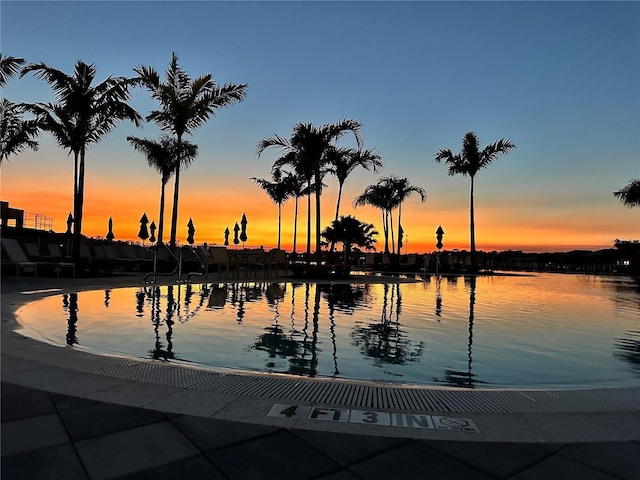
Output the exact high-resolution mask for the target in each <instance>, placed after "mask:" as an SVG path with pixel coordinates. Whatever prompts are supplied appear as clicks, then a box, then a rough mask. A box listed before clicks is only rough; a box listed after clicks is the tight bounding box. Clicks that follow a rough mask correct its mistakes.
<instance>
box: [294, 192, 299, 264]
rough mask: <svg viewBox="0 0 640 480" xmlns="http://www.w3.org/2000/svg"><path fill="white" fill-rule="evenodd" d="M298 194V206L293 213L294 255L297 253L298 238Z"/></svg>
mask: <svg viewBox="0 0 640 480" xmlns="http://www.w3.org/2000/svg"><path fill="white" fill-rule="evenodd" d="M298 198H299V197H298V196H296V208H295V212H294V214H293V255H294V257H295V255H296V239H297V238H298Z"/></svg>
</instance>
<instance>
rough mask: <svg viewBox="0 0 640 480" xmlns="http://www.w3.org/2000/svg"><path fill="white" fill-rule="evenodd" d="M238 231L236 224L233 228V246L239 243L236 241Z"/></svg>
mask: <svg viewBox="0 0 640 480" xmlns="http://www.w3.org/2000/svg"><path fill="white" fill-rule="evenodd" d="M239 231H240V227H239V226H238V222H236V225H235V227H233V244H234V245H237V244H239V243H240V240H239V239H238V232H239Z"/></svg>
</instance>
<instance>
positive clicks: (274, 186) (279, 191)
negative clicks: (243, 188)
mask: <svg viewBox="0 0 640 480" xmlns="http://www.w3.org/2000/svg"><path fill="white" fill-rule="evenodd" d="M251 180H253V181H254V182H255V183H256V185H258V186H259V187H260V188H262V189H263V190H264V191H265V192H267V195H269V198H271V200H273V202H274V203H276V204H277V205H278V250H280V233H281V231H282V204H283V203H284V202H286V201H287V199H288V198H289V196H290V195H291V193H290V189H289V186H288V185H287V184H286V182H283V181H282V180H283V179H282V172H281V171H280V170H274V171H273V181H269V180H266V179H264V178H255V177H252V178H251Z"/></svg>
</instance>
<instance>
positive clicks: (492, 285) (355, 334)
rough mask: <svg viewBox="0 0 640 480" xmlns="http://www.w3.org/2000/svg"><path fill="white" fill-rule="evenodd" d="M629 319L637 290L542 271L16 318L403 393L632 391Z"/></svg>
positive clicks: (129, 344)
mask: <svg viewBox="0 0 640 480" xmlns="http://www.w3.org/2000/svg"><path fill="white" fill-rule="evenodd" d="M474 283H475V288H474ZM74 305H77V311H75V312H74ZM639 313H640V291H639V288H638V285H637V284H635V283H633V282H632V281H631V280H630V279H628V278H623V277H621V278H614V277H611V278H607V277H593V276H577V275H549V274H542V275H539V276H517V277H516V276H505V277H503V276H493V277H478V278H477V279H473V278H463V277H457V278H449V277H443V278H441V279H440V280H438V279H437V278H436V277H434V276H432V277H430V278H428V279H427V280H426V281H424V282H422V283H403V284H357V283H354V284H352V285H344V284H334V285H330V284H321V285H319V286H316V285H315V284H306V283H298V284H292V283H280V284H267V283H249V284H226V285H225V284H213V285H209V288H207V289H203V288H202V286H201V285H194V286H186V285H180V286H176V285H174V286H168V287H167V286H162V287H148V288H147V289H146V290H143V289H141V288H124V289H112V290H109V291H105V290H99V291H92V292H79V293H78V294H77V300H76V298H75V297H74V294H68V295H66V296H54V297H49V298H46V299H43V300H41V301H38V302H35V303H33V304H31V305H28V306H26V307H24V308H22V309H21V310H20V311H19V314H18V315H19V320H20V322H21V323H23V324H24V325H25V327H24V329H23V333H25V334H28V335H33V336H36V337H40V338H45V339H48V340H49V341H51V342H53V343H56V344H60V345H65V344H69V345H74V348H78V347H79V348H84V349H88V350H91V351H96V352H108V353H118V354H126V355H131V356H136V357H144V358H159V359H165V360H166V359H169V360H173V359H175V360H182V361H187V362H195V363H199V364H203V365H206V366H211V367H230V368H241V369H248V370H262V371H265V370H266V371H272V372H281V373H295V374H302V375H320V376H334V375H335V376H339V377H341V378H359V379H369V380H386V381H399V382H407V383H434V382H436V383H439V384H445V385H459V386H471V385H475V386H479V387H482V386H554V387H562V386H596V385H597V386H607V385H611V386H613V385H620V384H625V385H627V384H632V383H637V380H638V376H639V375H640V368H639V365H640V358H639V356H638V353H637V342H638V339H639V333H638V332H639V331H640V325H638V320H639Z"/></svg>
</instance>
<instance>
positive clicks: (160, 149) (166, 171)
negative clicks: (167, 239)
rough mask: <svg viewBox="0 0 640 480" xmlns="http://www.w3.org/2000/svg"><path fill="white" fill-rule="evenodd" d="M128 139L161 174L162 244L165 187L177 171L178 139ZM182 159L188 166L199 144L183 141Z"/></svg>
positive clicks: (160, 219)
mask: <svg viewBox="0 0 640 480" xmlns="http://www.w3.org/2000/svg"><path fill="white" fill-rule="evenodd" d="M127 141H128V142H129V144H130V145H131V146H132V147H133V149H134V150H136V151H138V152H140V153H142V154H144V155H145V156H146V157H147V163H148V164H149V166H150V167H152V168H155V169H156V170H157V171H158V172H159V173H160V175H161V181H162V186H161V189H160V214H159V220H158V245H161V244H162V233H163V231H164V187H165V186H166V185H167V182H168V181H169V178H171V175H172V174H173V172H175V164H176V162H177V159H178V145H177V144H176V140H175V139H174V138H172V137H170V136H169V135H161V136H160V140H159V141H156V140H149V139H147V138H138V137H132V136H129V137H127ZM180 155H182V159H181V161H180V163H181V164H182V165H183V167H186V166H188V165H189V164H190V163H191V162H192V161H193V160H194V159H195V158H196V156H197V155H198V146H197V145H194V144H193V143H190V142H187V141H183V142H182V147H181V148H180Z"/></svg>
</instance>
